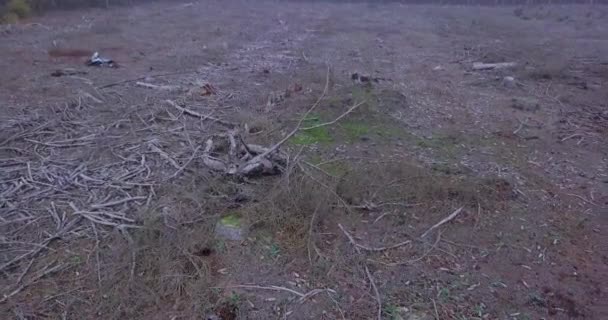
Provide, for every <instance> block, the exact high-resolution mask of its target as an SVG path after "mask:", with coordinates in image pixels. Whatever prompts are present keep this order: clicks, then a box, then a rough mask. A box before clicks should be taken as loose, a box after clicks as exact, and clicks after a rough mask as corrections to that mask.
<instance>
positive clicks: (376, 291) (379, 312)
mask: <svg viewBox="0 0 608 320" xmlns="http://www.w3.org/2000/svg"><path fill="white" fill-rule="evenodd" d="M338 227H339V228H340V230H342V232H343V233H344V235H345V236H346V237H347V238H348V241H350V243H351V244H352V245H353V246H354V247H355V250H356V251H357V253H359V254H361V250H359V248H360V247H359V245H358V244H357V242H356V241H355V238H353V236H351V235H350V233H348V232H347V231H346V229H344V227H343V226H342V224H340V223H338ZM365 274H366V275H367V278H368V279H369V282H370V284H371V285H372V288H373V290H374V294H375V295H376V301H377V302H378V320H382V300H381V299H380V292H378V287H376V282H375V281H374V278H373V277H372V274H371V273H370V272H369V268H368V267H367V265H365Z"/></svg>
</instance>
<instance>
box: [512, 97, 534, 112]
mask: <svg viewBox="0 0 608 320" xmlns="http://www.w3.org/2000/svg"><path fill="white" fill-rule="evenodd" d="M511 107H512V108H514V109H517V110H521V111H528V112H536V111H538V110H539V109H540V104H539V102H538V100H536V99H533V98H513V99H511Z"/></svg>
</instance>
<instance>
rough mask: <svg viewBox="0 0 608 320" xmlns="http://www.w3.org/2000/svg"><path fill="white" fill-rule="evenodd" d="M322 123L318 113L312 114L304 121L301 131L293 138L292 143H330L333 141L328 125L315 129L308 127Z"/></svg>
mask: <svg viewBox="0 0 608 320" xmlns="http://www.w3.org/2000/svg"><path fill="white" fill-rule="evenodd" d="M320 123H321V120H320V118H319V117H318V116H316V115H311V116H309V117H308V118H307V119H305V120H304V122H303V123H302V127H303V128H304V129H301V130H300V132H298V133H297V134H296V135H294V136H293V137H292V138H291V140H290V141H291V143H293V144H296V145H304V146H305V145H311V144H318V143H330V142H332V141H333V138H332V137H331V135H330V133H329V130H328V129H327V127H318V128H313V129H306V128H307V127H314V126H315V125H318V124H320Z"/></svg>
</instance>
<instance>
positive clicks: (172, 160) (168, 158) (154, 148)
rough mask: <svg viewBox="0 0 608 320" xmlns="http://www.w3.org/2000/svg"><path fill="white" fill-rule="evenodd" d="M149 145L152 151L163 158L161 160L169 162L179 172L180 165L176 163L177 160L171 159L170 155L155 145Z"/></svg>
mask: <svg viewBox="0 0 608 320" xmlns="http://www.w3.org/2000/svg"><path fill="white" fill-rule="evenodd" d="M149 145H150V149H152V151H154V152H156V153H158V154H159V155H160V156H161V158H163V159H165V160H167V161H168V162H169V163H170V164H171V165H172V166H173V167H174V168H175V169H177V170H179V165H178V164H177V162H175V160H174V159H173V158H171V157H170V156H169V154H167V153H166V152H164V151H163V150H162V149H160V148H159V147H157V146H155V145H154V144H153V143H150V144H149Z"/></svg>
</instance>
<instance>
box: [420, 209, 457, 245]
mask: <svg viewBox="0 0 608 320" xmlns="http://www.w3.org/2000/svg"><path fill="white" fill-rule="evenodd" d="M462 209H464V207H460V208H458V209H456V211H454V212H452V214H450V215H449V216H447V217H445V218H444V219H443V220H441V221H439V222H437V223H436V224H435V225H433V226H432V227H430V228H429V229H428V230H426V231H425V232H424V233H423V234H422V235H421V236H420V238H424V237H425V236H426V235H427V234H428V233H429V232H431V231H433V230H434V229H436V228H438V227H440V226H442V225H443V224H445V223H446V222H449V221H451V220H452V219H454V218H456V216H457V215H458V214H459V213H460V212H462Z"/></svg>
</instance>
